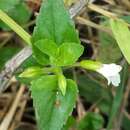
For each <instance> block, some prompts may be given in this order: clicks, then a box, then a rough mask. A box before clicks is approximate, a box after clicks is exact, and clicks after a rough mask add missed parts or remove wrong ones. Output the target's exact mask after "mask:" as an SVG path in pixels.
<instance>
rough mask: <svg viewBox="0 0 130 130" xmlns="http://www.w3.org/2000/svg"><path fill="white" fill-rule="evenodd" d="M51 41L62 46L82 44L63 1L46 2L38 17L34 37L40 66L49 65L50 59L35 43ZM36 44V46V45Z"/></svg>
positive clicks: (36, 55) (48, 0) (35, 50)
mask: <svg viewBox="0 0 130 130" xmlns="http://www.w3.org/2000/svg"><path fill="white" fill-rule="evenodd" d="M42 39H49V40H52V41H53V42H55V43H56V44H57V45H60V44H62V43H64V42H74V43H80V42H79V38H78V35H77V32H76V31H75V27H74V24H73V22H72V20H71V19H70V17H69V14H68V12H67V11H66V10H65V7H64V3H63V1H62V0H45V1H44V3H43V4H42V7H41V9H40V13H39V15H38V17H37V21H36V27H35V29H34V32H33V36H32V44H33V52H34V55H35V57H36V59H37V61H38V62H39V63H40V64H43V65H45V64H49V57H48V56H47V55H46V54H44V53H42V52H41V51H40V49H38V48H37V47H36V46H35V45H36V44H35V43H36V42H37V41H39V40H42ZM34 44H35V45H34Z"/></svg>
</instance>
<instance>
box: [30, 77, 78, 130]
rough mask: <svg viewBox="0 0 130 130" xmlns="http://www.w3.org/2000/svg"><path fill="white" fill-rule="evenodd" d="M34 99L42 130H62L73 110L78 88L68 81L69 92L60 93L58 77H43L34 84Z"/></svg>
mask: <svg viewBox="0 0 130 130" xmlns="http://www.w3.org/2000/svg"><path fill="white" fill-rule="evenodd" d="M31 91H32V98H33V101H34V106H35V111H36V117H37V120H38V124H39V129H40V130H52V129H53V130H60V129H61V128H62V127H63V125H64V124H65V122H66V120H67V118H68V116H69V115H70V114H71V112H72V110H73V106H74V104H75V101H76V97H77V86H76V84H75V83H74V82H73V81H72V80H67V90H66V91H67V92H66V95H65V96H62V94H61V92H60V91H58V86H57V77H56V76H43V77H40V78H39V79H37V80H34V81H33V82H32V87H31Z"/></svg>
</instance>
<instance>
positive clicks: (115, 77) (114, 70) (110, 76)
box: [96, 63, 122, 86]
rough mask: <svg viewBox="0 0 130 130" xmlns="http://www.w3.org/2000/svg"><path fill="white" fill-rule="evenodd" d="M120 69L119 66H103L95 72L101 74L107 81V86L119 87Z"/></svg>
mask: <svg viewBox="0 0 130 130" xmlns="http://www.w3.org/2000/svg"><path fill="white" fill-rule="evenodd" d="M121 69H122V67H121V66H120V65H116V64H114V63H112V64H103V65H102V66H101V67H100V68H99V69H97V70H96V71H97V72H99V73H100V74H102V75H103V76H104V77H105V78H106V79H107V80H108V85H110V83H112V84H113V85H114V86H119V84H120V74H119V72H120V71H121Z"/></svg>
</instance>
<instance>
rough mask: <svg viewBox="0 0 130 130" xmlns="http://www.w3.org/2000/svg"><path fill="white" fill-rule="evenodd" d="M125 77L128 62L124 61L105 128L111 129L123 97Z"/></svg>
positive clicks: (126, 77)
mask: <svg viewBox="0 0 130 130" xmlns="http://www.w3.org/2000/svg"><path fill="white" fill-rule="evenodd" d="M127 79H128V64H127V63H125V64H124V67H123V71H122V73H121V83H120V85H119V87H117V89H116V93H115V97H114V100H113V103H112V105H111V111H110V113H109V115H110V117H109V121H108V124H107V129H106V130H111V127H112V125H113V121H114V119H115V118H116V115H117V113H119V109H120V107H121V105H122V98H123V94H124V89H125V86H126V81H127Z"/></svg>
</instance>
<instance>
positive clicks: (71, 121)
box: [62, 116, 77, 130]
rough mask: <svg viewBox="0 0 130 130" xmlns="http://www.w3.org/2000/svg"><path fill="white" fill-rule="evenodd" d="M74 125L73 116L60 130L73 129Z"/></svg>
mask: <svg viewBox="0 0 130 130" xmlns="http://www.w3.org/2000/svg"><path fill="white" fill-rule="evenodd" d="M76 124H77V122H76V119H75V118H74V117H73V116H70V117H69V118H68V120H67V122H66V124H65V125H64V126H63V128H62V130H69V129H70V128H75V127H76Z"/></svg>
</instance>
